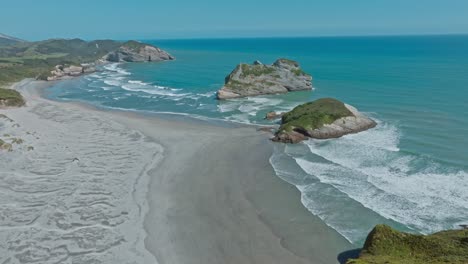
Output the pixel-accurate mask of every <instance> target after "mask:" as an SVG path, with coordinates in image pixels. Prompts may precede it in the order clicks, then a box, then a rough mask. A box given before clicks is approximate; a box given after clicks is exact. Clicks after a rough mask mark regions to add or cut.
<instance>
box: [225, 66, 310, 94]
mask: <svg viewBox="0 0 468 264" xmlns="http://www.w3.org/2000/svg"><path fill="white" fill-rule="evenodd" d="M311 89H312V77H311V76H310V75H309V74H307V73H305V72H304V71H302V69H301V68H300V67H299V64H298V63H297V62H295V61H292V60H288V59H279V60H277V61H275V63H273V64H272V65H265V64H262V63H261V62H259V61H255V62H254V63H253V64H252V65H248V64H240V65H238V66H237V67H236V68H235V69H234V70H233V71H232V72H231V74H229V75H228V76H227V77H226V79H225V85H224V86H223V87H222V88H221V89H220V90H219V91H218V93H217V98H218V99H231V98H239V97H246V96H255V95H262V94H280V93H287V92H291V91H300V90H311Z"/></svg>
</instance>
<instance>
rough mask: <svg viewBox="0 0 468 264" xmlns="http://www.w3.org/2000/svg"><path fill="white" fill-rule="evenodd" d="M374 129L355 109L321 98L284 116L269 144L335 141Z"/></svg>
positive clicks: (373, 123) (373, 124)
mask: <svg viewBox="0 0 468 264" xmlns="http://www.w3.org/2000/svg"><path fill="white" fill-rule="evenodd" d="M376 125H377V124H376V123H375V122H374V121H373V120H372V119H370V118H368V117H366V116H365V115H363V114H362V113H360V112H358V111H357V110H356V108H354V107H352V106H350V105H347V104H344V103H342V102H340V101H338V100H336V99H333V98H323V99H318V100H316V101H313V102H310V103H306V104H303V105H300V106H297V107H296V108H294V109H293V110H292V111H290V112H288V113H286V114H284V115H283V117H282V119H281V126H280V128H279V130H278V132H277V133H276V135H275V137H274V138H273V139H272V140H273V141H278V142H284V143H298V142H300V141H302V140H305V139H307V138H317V139H327V138H338V137H341V136H344V135H346V134H351V133H358V132H361V131H364V130H367V129H370V128H373V127H375V126H376Z"/></svg>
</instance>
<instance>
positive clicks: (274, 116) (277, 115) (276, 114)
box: [265, 111, 284, 120]
mask: <svg viewBox="0 0 468 264" xmlns="http://www.w3.org/2000/svg"><path fill="white" fill-rule="evenodd" d="M283 115H284V113H279V112H275V111H272V112H268V113H267V114H266V115H265V119H266V120H274V119H279V118H281V117H282V116H283Z"/></svg>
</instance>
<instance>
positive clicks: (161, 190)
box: [0, 81, 353, 264]
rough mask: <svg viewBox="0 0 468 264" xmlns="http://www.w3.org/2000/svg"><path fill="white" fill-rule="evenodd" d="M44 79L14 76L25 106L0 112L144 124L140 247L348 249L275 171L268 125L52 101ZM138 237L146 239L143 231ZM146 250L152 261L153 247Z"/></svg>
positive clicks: (261, 255) (170, 253)
mask: <svg viewBox="0 0 468 264" xmlns="http://www.w3.org/2000/svg"><path fill="white" fill-rule="evenodd" d="M24 82H27V81H23V82H22V83H24ZM47 85H50V84H46V83H44V82H37V81H29V83H24V85H23V86H22V87H18V85H16V88H19V90H20V91H21V92H23V94H25V97H26V100H27V106H26V107H25V108H23V109H20V110H17V109H5V110H0V113H4V114H6V115H9V113H10V112H11V113H12V115H13V116H14V117H15V120H18V121H17V122H21V119H22V116H23V115H25V114H26V113H25V112H29V113H31V112H34V111H41V110H38V109H35V110H34V111H33V110H32V109H31V108H32V107H34V106H37V105H43V106H44V105H52V106H53V107H56V108H57V109H73V111H74V112H75V114H78V115H83V116H86V115H88V114H92V115H93V116H94V117H95V118H97V119H99V120H106V121H108V122H110V123H112V126H121V127H120V129H121V130H119V131H123V130H122V129H125V128H126V129H128V130H129V131H136V133H141V134H142V135H144V136H143V137H142V139H141V141H138V142H139V144H141V146H144V145H145V144H148V145H151V146H153V147H152V148H149V150H148V151H149V152H148V153H153V154H152V155H154V156H152V157H151V158H150V161H147V162H146V163H145V164H138V166H139V168H140V169H142V170H143V174H147V176H144V177H142V178H139V179H140V180H138V179H136V180H135V184H136V185H135V186H137V187H136V188H135V193H136V194H137V195H136V197H137V199H136V200H139V201H140V202H142V200H145V201H147V203H146V202H142V204H143V210H142V211H141V212H140V214H139V216H140V217H143V218H141V219H140V220H141V221H142V222H141V224H142V225H143V226H144V229H145V230H146V231H145V233H146V234H145V235H144V236H145V239H144V247H146V249H147V250H148V251H149V252H151V254H152V255H153V256H154V257H155V259H157V262H158V263H160V264H161V263H337V262H338V260H337V257H338V254H340V253H342V252H343V251H346V250H349V249H352V247H353V246H352V245H351V244H350V243H349V242H348V241H347V240H345V239H344V238H343V237H342V236H340V235H339V234H338V233H337V232H336V231H335V230H333V229H331V228H330V227H328V226H327V225H326V224H325V223H324V222H323V221H322V220H320V219H319V218H318V217H316V216H314V215H312V214H311V213H310V212H309V211H307V209H306V208H305V207H304V206H303V205H302V204H301V200H300V199H301V198H300V192H299V191H298V190H297V188H296V187H295V186H293V185H290V184H289V183H287V182H284V181H283V180H281V179H280V178H279V177H277V176H276V175H275V172H274V170H273V168H272V166H271V164H270V163H269V158H270V157H271V154H272V151H273V144H274V143H272V142H270V141H269V140H268V136H266V134H265V133H264V132H259V131H257V130H256V129H255V128H253V127H249V126H245V127H244V126H239V127H221V126H215V125H213V124H209V123H208V122H183V121H178V120H168V119H163V118H158V117H157V116H147V115H141V114H138V113H133V112H124V111H114V110H109V111H107V110H106V111H102V110H100V109H96V108H94V107H89V106H83V105H82V104H77V103H69V102H56V101H50V100H48V99H46V98H43V97H41V95H42V94H41V92H40V90H41V89H45V87H46V86H47ZM45 108H46V107H45V106H44V108H43V109H45ZM42 111H45V110H42ZM35 114H37V113H35ZM114 123H115V124H116V125H114ZM61 125H66V124H64V123H63V122H62V123H61ZM97 146H98V147H99V144H98V145H97ZM158 146H159V147H158ZM133 147H134V148H131V146H129V148H130V149H132V150H133V151H135V153H138V150H139V146H133ZM101 148H103V149H104V152H105V151H106V149H105V146H101ZM153 148H154V149H153ZM135 149H136V150H135ZM152 149H153V152H151V150H152ZM155 149H156V151H154V150H155ZM35 151H36V150H35ZM37 151H39V149H38V150H37ZM108 154H110V153H108ZM142 155H143V154H142ZM143 156H145V155H143ZM147 156H148V155H146V159H148V157H147ZM141 188H144V189H148V192H147V193H146V191H144V192H142V193H140V192H139V191H141ZM135 193H134V194H133V195H135ZM145 206H147V208H146V209H145ZM42 217H47V216H42ZM127 235H128V234H127ZM135 241H139V242H138V243H140V244H139V246H138V247H141V246H142V244H141V243H142V241H143V240H142V239H141V237H140V240H138V239H136V240H135ZM138 247H136V248H138ZM113 248H114V250H115V248H116V247H115V246H112V247H110V248H109V252H111V251H112V250H113ZM138 254H140V256H141V255H145V253H144V252H142V251H140V252H139V253H138ZM138 254H137V255H138ZM142 260H143V263H154V262H155V260H154V259H152V258H151V257H149V256H147V255H146V256H144V257H143V258H142ZM99 263H100V262H99ZM103 263H106V262H105V261H104V262H103Z"/></svg>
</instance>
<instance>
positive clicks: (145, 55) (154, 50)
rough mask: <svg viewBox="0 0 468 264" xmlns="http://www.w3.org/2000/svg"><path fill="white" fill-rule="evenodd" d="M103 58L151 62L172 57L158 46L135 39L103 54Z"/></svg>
mask: <svg viewBox="0 0 468 264" xmlns="http://www.w3.org/2000/svg"><path fill="white" fill-rule="evenodd" d="M103 59H104V60H105V61H109V62H144V61H150V62H151V61H165V60H174V57H173V56H172V55H170V54H169V53H167V52H166V51H164V50H162V49H160V48H158V47H154V46H151V45H147V44H143V43H140V42H136V41H129V42H126V43H125V44H123V45H122V46H121V47H120V48H119V49H117V50H116V51H113V52H110V53H109V54H107V55H106V56H104V58H103Z"/></svg>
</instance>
